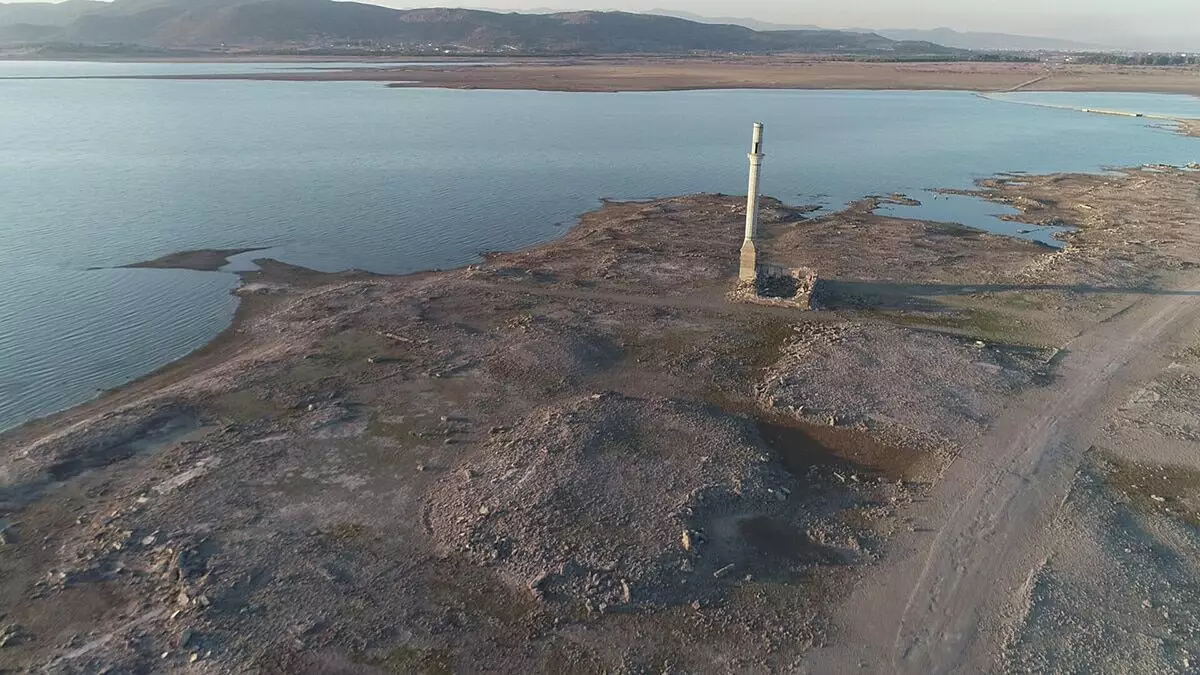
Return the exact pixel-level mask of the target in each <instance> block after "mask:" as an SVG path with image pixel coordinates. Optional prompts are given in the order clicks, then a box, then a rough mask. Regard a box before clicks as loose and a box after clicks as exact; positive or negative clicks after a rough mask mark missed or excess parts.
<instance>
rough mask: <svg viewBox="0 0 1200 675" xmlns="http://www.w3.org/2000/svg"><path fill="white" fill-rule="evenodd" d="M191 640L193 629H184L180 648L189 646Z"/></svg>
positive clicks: (180, 635) (180, 636)
mask: <svg viewBox="0 0 1200 675" xmlns="http://www.w3.org/2000/svg"><path fill="white" fill-rule="evenodd" d="M191 641H192V629H190V628H185V629H183V632H182V633H180V634H179V648H180V649H183V648H184V647H187V646H188V643H189V642H191Z"/></svg>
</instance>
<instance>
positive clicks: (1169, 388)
mask: <svg viewBox="0 0 1200 675" xmlns="http://www.w3.org/2000/svg"><path fill="white" fill-rule="evenodd" d="M978 194H979V195H980V196H982V197H983V198H986V199H991V200H995V201H998V202H1003V203H1007V204H1010V205H1013V206H1014V207H1016V208H1017V209H1019V210H1020V211H1021V214H1022V215H1021V216H1019V218H1020V219H1021V220H1022V222H1027V223H1029V224H1030V225H1031V226H1036V225H1039V224H1047V223H1056V224H1060V225H1061V224H1065V225H1068V226H1071V227H1073V228H1074V229H1073V230H1072V231H1070V232H1069V233H1068V234H1066V235H1065V238H1064V241H1063V243H1064V247H1063V248H1061V249H1052V248H1049V247H1047V246H1043V245H1039V244H1035V243H1032V242H1028V241H1022V240H1017V239H1012V238H1006V237H1000V236H995V235H991V234H987V233H984V232H980V231H977V230H971V229H967V228H963V227H961V226H957V225H954V224H947V223H930V222H923V221H914V220H904V219H898V218H890V217H885V216H881V215H878V214H876V213H875V208H874V207H875V206H876V205H877V203H878V200H874V199H864V200H863V201H862V202H859V203H856V204H854V205H851V206H850V207H849V208H847V209H845V210H843V211H841V212H838V213H833V214H828V215H821V216H813V215H812V213H811V212H810V211H808V210H807V209H804V208H793V207H790V206H787V205H784V204H782V203H780V202H777V201H774V200H765V201H764V213H763V228H764V233H765V235H764V238H763V241H762V249H763V250H764V251H765V252H766V255H767V256H768V258H769V259H770V260H771V261H772V262H774V263H777V264H780V265H786V266H806V267H810V268H813V269H815V270H816V271H817V272H818V274H819V275H820V281H819V283H818V286H817V290H816V293H815V294H814V298H813V300H814V304H815V309H814V310H813V311H800V310H796V309H790V308H782V307H771V306H762V305H753V304H744V303H740V302H735V301H733V300H731V297H730V296H729V292H730V291H731V290H732V289H733V287H734V279H735V277H736V272H737V270H736V261H737V251H738V249H739V246H740V237H741V228H740V223H741V221H742V220H744V216H745V211H744V201H745V200H744V198H738V197H730V196H726V195H693V196H687V197H678V198H670V199H660V200H655V201H650V202H634V203H618V202H612V203H607V204H606V205H605V206H604V207H603V208H601V209H599V210H598V211H595V212H592V213H589V214H585V215H584V216H583V217H582V218H581V219H580V222H579V223H578V224H577V225H576V226H575V227H574V228H573V229H572V230H571V231H570V232H568V233H567V234H566V235H565V236H564V237H562V238H561V239H559V240H556V241H554V242H551V243H549V244H545V245H542V246H537V247H533V248H530V249H526V250H522V251H517V252H512V253H502V254H495V255H491V256H488V257H487V258H486V259H485V260H484V261H483V262H481V263H480V264H478V265H473V266H471V267H467V268H462V269H457V270H451V271H447V272H437V273H425V274H419V275H410V276H399V277H391V276H377V275H366V274H359V273H347V274H340V275H324V274H319V273H315V272H310V271H307V270H302V269H299V268H295V267H290V266H287V265H283V264H280V263H275V262H272V261H261V263H260V267H261V269H260V270H259V271H257V272H252V273H246V274H244V275H243V284H242V286H241V288H240V289H239V290H238V293H239V294H240V295H241V297H242V298H243V302H242V305H241V306H240V308H239V313H238V317H237V318H236V320H235V324H234V326H233V327H232V328H231V329H230V330H229V331H228V332H227V333H226V334H225V335H224V336H223V337H222V338H221V339H220V340H218V342H217V343H214V344H213V345H211V346H210V347H209V348H207V349H205V350H202V351H201V352H200V353H197V354H196V355H194V356H193V357H189V358H188V359H185V360H183V361H182V362H180V363H178V364H174V365H172V366H170V367H168V368H166V369H164V370H163V371H160V372H159V373H156V374H154V375H151V376H148V377H146V378H143V379H142V380H139V381H138V382H135V383H133V384H131V385H129V386H128V387H125V388H123V389H121V390H118V391H116V392H112V393H110V394H108V395H106V396H105V397H103V398H101V399H98V400H97V401H95V402H93V403H90V404H87V405H84V406H81V407H79V408H76V409H73V410H70V411H66V412H64V413H61V414H59V415H56V416H53V417H50V418H48V419H45V420H41V421H38V422H35V423H31V424H29V425H26V426H25V427H22V428H18V429H15V430H13V431H11V432H8V433H6V434H4V435H2V436H0V519H2V520H0V531H2V532H3V543H2V544H0V608H3V609H2V610H0V611H2V612H3V618H2V619H0V645H3V646H2V648H0V667H2V668H8V669H14V670H41V669H48V670H50V671H52V672H101V671H104V670H105V669H108V672H148V671H160V670H180V671H184V670H187V669H193V670H195V669H200V670H204V671H208V672H244V671H246V670H261V671H268V672H274V671H288V672H335V673H337V672H341V673H386V672H405V673H407V672H468V673H469V672H484V671H488V672H511V673H527V672H631V673H633V672H662V671H664V670H676V671H683V672H709V671H712V670H714V669H715V670H719V671H731V672H764V671H768V672H770V671H774V672H785V671H801V672H803V671H808V672H860V671H861V670H862V669H863V668H866V669H867V671H868V672H914V673H915V672H921V673H926V672H1025V671H1027V670H1034V671H1038V672H1060V671H1064V670H1067V671H1072V670H1082V671H1086V672H1105V671H1110V670H1116V671H1120V672H1137V673H1143V672H1144V673H1164V672H1180V673H1186V672H1189V671H1190V670H1191V669H1193V668H1194V665H1195V663H1196V661H1195V658H1196V655H1195V652H1196V649H1195V640H1196V635H1197V632H1198V631H1200V617H1197V615H1196V608H1197V607H1200V584H1197V581H1196V580H1197V579H1198V578H1200V570H1198V569H1197V563H1196V561H1195V557H1194V555H1191V553H1190V552H1194V551H1195V550H1196V549H1197V544H1198V543H1200V532H1198V531H1197V529H1196V522H1197V521H1196V517H1197V516H1196V514H1197V513H1198V512H1200V511H1197V508H1196V505H1197V503H1200V482H1197V481H1196V480H1195V477H1196V476H1200V463H1198V462H1197V459H1196V458H1197V457H1198V456H1200V453H1197V452H1196V451H1197V450H1198V449H1200V446H1198V444H1200V416H1198V414H1197V410H1196V408H1195V404H1194V400H1195V398H1194V393H1195V381H1200V379H1197V378H1200V347H1198V345H1200V332H1198V331H1200V295H1198V291H1197V289H1198V288H1200V278H1198V270H1200V227H1198V226H1200V216H1198V215H1197V214H1200V175H1198V174H1197V173H1196V172H1189V171H1184V170H1177V169H1170V168H1162V167H1159V168H1155V169H1152V170H1150V169H1147V170H1128V171H1122V172H1113V173H1109V174H1104V175H1074V174H1072V175H1054V176H1021V177H1020V178H1019V179H1015V178H995V179H989V180H985V181H981V182H980V184H979V187H978ZM186 258H187V256H182V257H181V259H186Z"/></svg>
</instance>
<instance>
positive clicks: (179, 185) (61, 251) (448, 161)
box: [0, 64, 1200, 428]
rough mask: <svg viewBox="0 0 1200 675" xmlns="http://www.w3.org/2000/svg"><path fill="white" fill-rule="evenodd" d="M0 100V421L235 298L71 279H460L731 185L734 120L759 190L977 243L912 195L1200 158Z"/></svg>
mask: <svg viewBox="0 0 1200 675" xmlns="http://www.w3.org/2000/svg"><path fill="white" fill-rule="evenodd" d="M105 65H106V66H107V65H111V64H105ZM189 65H190V64H189ZM243 65H244V64H243ZM257 65H261V64H257ZM289 65H291V66H295V65H297V64H289ZM0 70H2V68H0ZM0 74H2V73H0ZM0 101H3V105H0V148H3V152H2V153H0V284H2V285H3V288H4V292H3V293H2V294H0V428H4V427H7V426H11V425H13V424H16V423H19V422H21V421H23V420H25V419H29V418H30V417H33V416H37V415H42V414H46V413H49V412H52V411H54V410H57V409H60V408H62V407H65V406H68V405H72V404H75V403H78V402H81V401H84V400H86V399H88V398H90V397H91V396H93V395H95V393H96V391H97V390H98V389H103V388H109V387H115V386H118V385H120V384H122V383H123V382H126V381H128V380H129V379H131V378H133V377H137V376H139V375H142V374H144V373H146V372H148V371H150V370H152V369H154V368H156V367H158V366H160V365H163V364H164V363H167V362H169V361H171V360H173V359H176V358H179V357H180V356H183V355H184V354H186V353H187V352H189V351H191V350H192V349H194V348H196V347H198V346H200V345H202V344H203V343H204V342H206V341H207V340H209V339H211V338H212V337H214V336H215V335H216V334H217V333H218V332H219V331H220V330H222V329H223V328H224V326H225V325H227V323H228V320H229V318H230V317H231V315H232V312H233V309H234V306H235V302H234V300H233V298H232V297H231V296H230V294H229V291H230V290H231V289H232V288H233V287H234V285H235V284H236V278H235V277H234V276H233V275H231V274H225V273H199V272H176V271H157V270H111V269H110V270H101V271H88V270H89V268H94V267H111V266H115V265H122V264H126V263H131V262H135V261H139V260H145V259H149V258H153V257H156V256H159V255H162V254H164V253H169V252H172V251H178V250H184V249H194V248H206V247H215V248H234V247H249V246H266V247H271V250H270V251H268V252H267V253H266V255H270V256H273V257H277V258H281V259H283V260H285V261H288V262H292V263H296V264H300V265H306V266H309V267H313V268H316V269H321V270H338V269H344V268H347V267H359V268H364V269H369V270H373V271H377V272H393V273H394V272H408V271H413V270H418V269H427V268H432V267H449V266H454V265H460V264H465V263H468V262H470V261H472V260H474V259H475V258H476V256H477V255H478V254H479V253H480V252H482V251H488V250H496V249H511V248H516V247H520V246H525V245H528V244H531V243H534V242H539V241H544V240H546V239H548V238H552V237H554V236H556V235H558V234H560V233H561V232H563V230H564V228H565V227H567V226H569V225H570V224H571V223H572V222H573V218H574V216H575V215H577V214H579V213H581V212H583V211H586V210H589V209H592V208H595V207H596V206H597V205H598V199H599V198H601V197H617V198H647V197H655V196H664V195H674V194H683V193H690V192H696V191H720V192H729V193H744V191H745V163H746V162H745V152H746V146H747V143H748V138H747V137H748V132H749V125H750V122H751V121H753V120H754V119H761V120H762V121H764V122H766V124H767V144H766V151H767V159H766V165H765V168H764V172H765V173H764V180H763V186H764V192H765V193H766V194H770V195H774V196H777V197H779V198H781V199H783V200H785V201H788V202H793V203H820V204H823V205H825V206H827V207H830V208H835V207H837V206H840V205H842V204H844V203H845V202H847V201H850V200H853V199H856V198H859V197H862V196H863V195H866V194H890V193H892V192H905V193H909V194H913V195H914V196H918V198H921V199H923V200H925V201H927V207H923V208H928V209H931V210H929V211H922V210H920V209H918V210H917V212H916V213H915V214H914V215H922V214H923V213H928V214H929V215H930V216H931V217H937V218H942V219H946V220H956V219H957V220H963V221H966V222H968V223H970V224H974V225H980V226H986V227H990V228H994V229H999V228H1002V227H1009V228H1010V229H1011V228H1012V226H1011V225H1010V224H1003V225H999V224H998V223H999V221H996V220H995V219H994V218H991V215H992V214H998V213H1002V212H1003V211H1004V209H1003V207H1001V206H997V205H992V204H980V203H979V202H974V201H972V200H969V199H964V200H932V199H930V198H929V196H928V195H922V194H919V193H920V192H921V191H922V190H924V189H927V188H936V187H968V186H970V185H971V182H972V180H974V179H975V178H979V177H985V176H989V175H992V174H995V173H998V172H1004V171H1012V170H1023V171H1029V172H1035V173H1037V172H1051V171H1068V170H1070V171H1074V170H1084V171H1092V170H1097V169H1100V168H1102V167H1106V166H1127V165H1136V164H1142V163H1148V162H1167V163H1174V164H1182V163H1187V162H1190V161H1195V160H1197V159H1200V143H1197V142H1196V140H1195V139H1188V138H1183V137H1180V136H1177V135H1175V134H1173V133H1170V132H1168V131H1166V130H1163V129H1160V128H1155V127H1154V126H1152V125H1151V124H1150V123H1148V122H1147V121H1146V120H1138V119H1131V118H1117V117H1104V116H1098V115H1086V114H1082V113H1076V112H1072V111H1068V110H1058V109H1051V108H1039V107H1034V106H1021V105H1011V104H1006V103H999V102H996V101H989V100H985V99H982V98H980V97H977V96H973V95H971V94H966V93H912V92H816V91H813V92H808V91H709V92H672V93H636V94H563V93H541V92H503V91H451V90H436V89H386V88H384V87H381V86H378V85H372V84H363V83H340V82H306V83H293V82H286V83H285V82H237V81H186V82H184V81H157V80H104V81H97V80H5V81H0ZM1157 101H1159V97H1155V96H1143V97H1142V98H1141V99H1139V101H1136V102H1137V103H1139V104H1145V107H1147V108H1148V109H1149V108H1150V107H1151V106H1152V104H1155V103H1156V102H1157ZM1085 105H1087V104H1085ZM905 213H906V214H907V213H908V211H905ZM731 227H737V224H736V223H733V224H731ZM1025 236H1030V237H1037V236H1041V237H1044V236H1045V233H1030V234H1028V235H1025ZM257 255H264V254H257Z"/></svg>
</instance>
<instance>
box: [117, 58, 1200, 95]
mask: <svg viewBox="0 0 1200 675" xmlns="http://www.w3.org/2000/svg"><path fill="white" fill-rule="evenodd" d="M101 60H103V61H120V62H138V61H139V60H138V59H101ZM459 60H463V61H470V62H472V63H475V64H478V63H481V62H482V63H487V64H489V65H486V66H482V67H481V66H479V65H473V66H466V65H462V66H459V65H445V66H441V65H439V66H432V67H431V66H419V67H403V66H400V67H386V68H384V67H381V68H369V67H368V68H355V69H343V70H329V71H304V70H301V71H287V72H274V73H272V72H260V73H219V74H195V75H143V76H132V77H137V78H139V79H203V80H218V79H225V80H229V79H234V80H268V81H322V82H324V81H355V82H381V83H386V84H388V86H393V87H440V88H449V89H504V90H536V91H561V92H634V91H642V92H644V91H683V90H703V89H865V90H934V91H937V90H942V91H980V92H1004V91H1018V90H1019V91H1071V92H1101V91H1111V92H1132V93H1158V94H1185V95H1192V96H1198V95H1200V67H1192V66H1113V65H1075V64H1044V63H990V62H933V63H915V62H907V63H898V62H897V63H884V62H859V61H830V60H826V59H821V58H818V57H811V56H774V57H749V56H746V57H656V56H634V57H630V56H620V57H556V58H544V57H542V58H539V57H523V58H516V59H514V58H503V59H500V58H496V57H476V58H471V59H465V58H464V57H445V58H438V57H392V58H390V59H383V58H363V57H340V58H339V57H322V58H308V57H303V58H300V57H257V56H256V57H238V58H229V59H223V58H221V59H202V58H197V59H191V58H186V59H184V58H170V59H142V60H140V61H142V62H180V63H203V62H216V63H224V62H247V63H269V62H279V63H322V62H324V63H329V62H334V61H343V62H357V63H372V62H389V61H390V62H397V61H412V62H414V63H419V62H437V63H441V62H454V61H459ZM102 77H107V76H102ZM113 77H122V79H123V78H124V77H130V76H113Z"/></svg>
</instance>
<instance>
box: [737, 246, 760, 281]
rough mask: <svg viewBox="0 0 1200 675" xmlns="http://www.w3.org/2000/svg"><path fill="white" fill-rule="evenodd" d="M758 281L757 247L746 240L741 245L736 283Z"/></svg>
mask: <svg viewBox="0 0 1200 675" xmlns="http://www.w3.org/2000/svg"><path fill="white" fill-rule="evenodd" d="M756 279H758V246H756V245H755V244H754V242H753V241H750V240H749V239H747V240H746V241H745V242H744V243H742V258H741V265H740V266H739V269H738V281H741V282H743V283H754V281H755V280H756Z"/></svg>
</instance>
